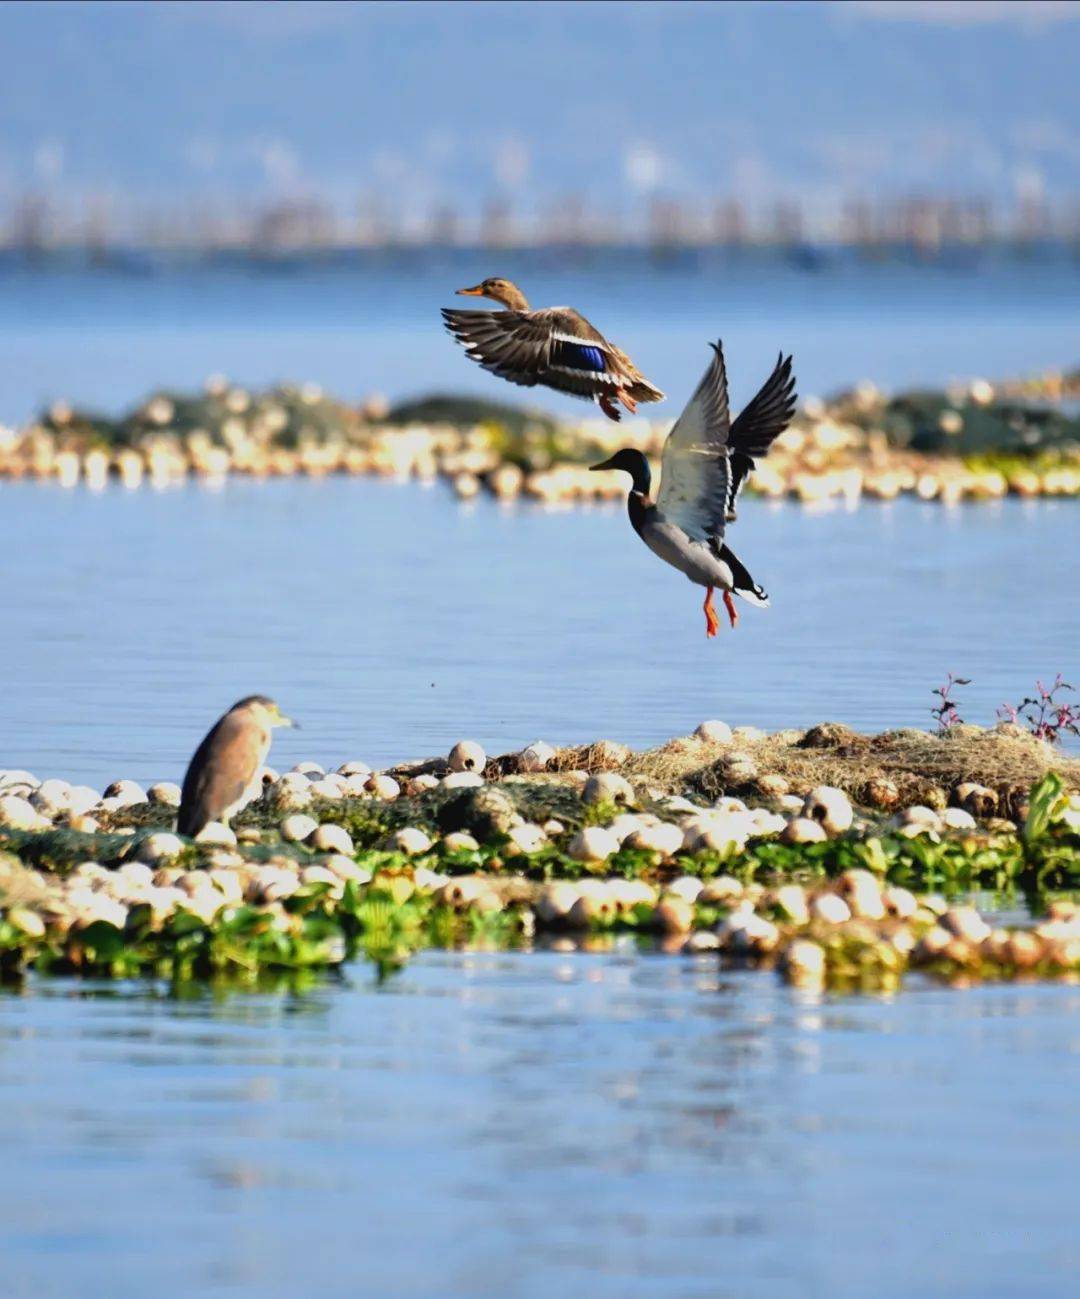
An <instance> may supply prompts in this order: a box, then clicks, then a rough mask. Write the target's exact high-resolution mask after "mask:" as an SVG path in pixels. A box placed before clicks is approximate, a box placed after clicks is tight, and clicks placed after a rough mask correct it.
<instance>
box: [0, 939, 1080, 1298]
mask: <svg viewBox="0 0 1080 1299" xmlns="http://www.w3.org/2000/svg"><path fill="white" fill-rule="evenodd" d="M1078 1052H1080V992H1078V990H1077V989H1076V988H1075V987H1062V986H1030V987H1024V986H1012V987H986V988H975V989H971V990H966V991H965V990H956V989H943V988H936V987H930V986H925V985H923V986H920V985H918V984H916V985H915V986H913V987H912V988H911V989H910V990H908V991H905V992H904V993H903V994H902V995H900V996H898V997H897V998H896V999H895V1000H892V999H886V998H881V999H878V998H850V999H846V1000H845V999H839V1000H829V999H826V1000H819V999H817V998H815V997H812V996H807V995H804V994H799V993H795V992H792V991H790V990H787V989H785V988H784V987H783V986H782V985H780V984H779V982H778V981H777V980H776V978H775V976H773V975H770V974H764V973H763V974H748V973H740V974H734V975H724V974H719V973H718V971H717V968H716V965H715V961H714V960H704V959H698V960H693V959H688V958H682V957H662V956H652V955H633V954H624V955H618V954H612V955H604V956H591V955H584V954H565V955H562V954H554V953H532V954H529V953H526V954H521V955H505V956H500V955H446V954H438V953H435V954H429V955H427V956H423V957H421V958H419V959H417V960H415V961H414V962H413V963H412V964H410V965H409V966H408V967H407V969H406V970H405V971H404V972H403V973H401V974H400V975H398V976H396V977H394V978H393V979H392V980H391V981H390V982H389V983H386V984H384V985H382V986H378V985H377V984H376V983H375V982H374V980H373V977H372V976H371V974H370V973H369V972H368V971H367V970H366V969H364V968H360V969H357V970H355V971H354V972H353V975H352V978H351V981H350V983H349V984H347V985H344V986H342V985H334V984H329V985H327V986H325V987H323V988H321V989H319V990H316V991H314V992H312V993H309V994H307V995H303V996H295V995H293V996H290V995H273V994H263V995H250V996H234V997H231V998H228V999H225V1000H215V999H213V998H211V997H209V996H206V997H204V998H200V999H196V1000H191V1001H174V1000H169V999H167V998H165V997H158V996H154V995H148V993H147V992H146V991H145V990H144V989H138V988H132V987H121V988H107V987H85V986H79V985H76V984H73V983H69V982H63V981H61V982H53V983H35V984H34V985H32V986H31V987H30V988H29V990H28V991H27V992H26V993H25V994H24V995H15V994H9V995H5V996H3V997H0V1104H2V1106H3V1112H4V1115H5V1124H4V1129H5V1138H4V1140H5V1152H4V1153H5V1158H4V1159H3V1160H2V1161H0V1204H2V1205H3V1215H2V1217H0V1246H2V1249H3V1258H4V1287H3V1288H4V1294H5V1295H10V1296H13V1297H14V1296H26V1297H27V1299H53V1297H54V1296H55V1299H69V1297H70V1296H71V1295H72V1294H74V1293H80V1294H86V1295H103V1294H109V1295H112V1296H115V1297H116V1299H129V1297H130V1299H143V1296H145V1295H147V1294H150V1293H152V1294H156V1295H162V1296H170V1297H171V1296H174V1295H175V1296H179V1295H199V1296H208V1297H210V1296H222V1299H225V1297H227V1296H236V1295H243V1296H248V1295H250V1296H265V1297H268V1299H277V1297H278V1296H281V1297H282V1299H286V1297H291V1296H294V1295H297V1294H302V1295H320V1296H325V1297H326V1299H336V1297H337V1296H342V1299H344V1297H345V1296H350V1297H351V1296H358V1295H363V1296H367V1295H401V1296H416V1297H417V1299H430V1296H434V1295H441V1296H453V1297H455V1299H457V1297H460V1299H478V1297H479V1296H492V1299H526V1297H527V1299H546V1297H547V1296H550V1295H553V1294H565V1295H572V1296H578V1295H591V1296H594V1297H595V1299H627V1297H628V1296H649V1297H650V1299H653V1297H655V1299H660V1297H662V1299H691V1297H694V1299H697V1297H699V1296H700V1299H705V1297H706V1296H708V1299H715V1297H718V1296H732V1297H733V1299H735V1297H737V1296H762V1297H763V1299H764V1297H766V1296H768V1299H808V1297H811V1299H819V1297H820V1299H836V1297H838V1296H844V1297H850V1299H865V1296H867V1295H877V1296H881V1297H882V1299H893V1297H895V1299H909V1297H910V1296H911V1295H913V1294H925V1295H932V1296H935V1299H940V1297H942V1296H976V1295H978V1296H981V1297H982V1299H996V1297H997V1296H1000V1297H1001V1299H1012V1296H1015V1295H1024V1296H1025V1299H1043V1297H1045V1299H1062V1296H1065V1295H1068V1294H1071V1293H1073V1291H1074V1289H1075V1280H1076V1275H1077V1269H1078V1268H1080V1244H1078V1238H1077V1233H1076V1223H1075V1206H1074V1200H1075V1194H1074V1192H1075V1186H1076V1178H1075V1158H1076V1146H1075V1133H1076V1116H1075V1109H1076V1081H1077V1070H1076V1059H1077V1054H1078Z"/></svg>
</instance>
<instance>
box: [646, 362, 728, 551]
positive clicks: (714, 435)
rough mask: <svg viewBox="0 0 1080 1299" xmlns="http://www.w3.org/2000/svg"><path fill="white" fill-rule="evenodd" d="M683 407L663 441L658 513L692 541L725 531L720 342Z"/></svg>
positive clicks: (725, 471)
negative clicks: (665, 439)
mask: <svg viewBox="0 0 1080 1299" xmlns="http://www.w3.org/2000/svg"><path fill="white" fill-rule="evenodd" d="M710 346H711V347H712V349H713V351H714V352H715V355H714V357H713V359H712V363H711V364H710V365H709V368H708V370H706V371H705V374H704V376H703V377H702V380H701V382H700V383H699V384H698V386H697V388H696V390H695V391H694V395H693V396H692V397H691V398H690V400H689V402H687V404H686V409H685V410H684V411H683V413H682V414H681V415H680V416H679V418H678V420H676V422H675V427H674V428H673V429H672V430H671V432H670V433H669V434H668V438H667V441H666V442H665V443H664V453H663V457H662V459H661V462H660V463H661V469H660V473H661V479H660V492H659V494H658V496H657V498H656V505H657V509H658V510H659V511H660V513H661V514H662V515H663V516H664V518H666V519H670V520H671V521H672V522H674V523H677V524H678V526H679V527H680V528H682V530H683V531H684V532H685V533H686V535H687V536H688V537H689V538H690V539H691V540H692V541H708V540H710V539H713V538H717V537H721V536H723V533H724V519H725V515H726V513H727V503H728V498H729V494H730V482H731V470H730V465H729V463H728V439H729V435H730V433H731V415H730V411H729V409H728V386H727V371H726V369H725V368H724V351H723V348H722V346H721V344H720V343H714V344H710Z"/></svg>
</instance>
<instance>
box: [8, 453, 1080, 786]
mask: <svg viewBox="0 0 1080 1299" xmlns="http://www.w3.org/2000/svg"><path fill="white" fill-rule="evenodd" d="M729 540H730V541H731V544H732V546H733V547H734V548H735V549H736V550H737V552H738V553H739V554H740V555H741V556H742V557H743V558H744V559H745V560H746V562H747V563H748V565H749V566H750V568H751V571H752V572H753V574H754V575H755V577H756V578H757V579H758V580H759V581H760V582H761V583H762V584H763V585H764V586H765V588H766V590H768V591H769V593H770V596H771V599H772V605H771V607H770V608H768V609H764V610H762V609H755V608H751V607H749V606H743V616H742V619H741V621H740V623H739V626H738V628H737V629H736V630H735V631H734V632H732V631H730V630H729V629H727V626H726V623H725V626H724V628H723V629H722V630H721V632H720V634H719V635H718V637H717V638H716V640H714V641H707V640H706V639H705V635H704V616H703V614H702V612H701V607H700V606H701V591H700V589H699V588H697V587H694V586H691V584H690V583H689V582H687V581H685V579H683V578H682V577H681V576H680V575H679V574H677V573H674V572H672V571H671V570H669V569H668V568H667V566H666V565H664V564H661V563H659V562H658V561H657V560H656V558H655V557H654V556H653V555H652V554H651V553H650V552H649V551H648V550H646V548H645V547H644V546H643V545H642V544H641V543H640V541H639V540H638V538H637V537H636V536H635V535H634V534H633V532H632V531H631V529H630V526H629V523H628V521H627V519H626V516H625V512H624V510H623V509H622V507H619V506H615V505H612V506H609V507H606V508H597V509H586V510H574V511H566V512H558V511H545V510H543V509H541V508H538V507H531V506H527V505H525V506H520V507H515V508H503V507H500V506H498V505H497V504H495V503H494V502H492V501H490V500H481V501H477V502H476V503H474V504H472V505H469V506H463V505H461V504H459V503H458V502H457V501H456V500H455V499H454V498H453V497H452V496H451V494H450V493H449V491H448V490H447V489H446V488H445V487H444V486H443V485H441V484H436V485H435V486H433V487H431V488H426V489H425V488H422V487H418V486H416V485H410V484H397V485H395V484H391V483H387V482H385V481H382V480H362V479H350V478H332V479H327V480H323V481H315V480H310V479H303V478H296V479H289V480H277V481H271V482H263V483H257V482H251V481H247V480H243V479H234V480H231V481H230V482H229V483H228V485H227V486H225V487H224V488H222V489H220V490H213V489H208V488H206V487H200V486H196V485H194V484H192V485H188V486H185V487H180V488H178V489H175V490H169V491H165V492H161V493H158V492H154V491H152V490H151V489H141V490H139V491H134V492H129V491H125V490H124V489H123V488H121V487H119V486H111V487H109V488H108V489H107V490H106V491H104V492H102V493H101V494H98V495H95V494H94V493H92V492H90V491H87V490H85V489H82V488H79V489H75V490H66V489H64V488H61V487H58V486H55V485H44V486H43V485H38V484H32V483H3V482H0V572H2V574H3V587H4V591H5V605H6V610H7V615H8V616H7V617H6V618H5V619H4V626H3V633H2V634H3V643H4V678H5V682H6V683H7V688H6V689H5V690H4V691H3V692H0V766H9V767H10V766H18V767H28V768H29V769H30V770H31V771H34V772H35V773H36V774H38V775H40V776H42V777H45V776H55V775H59V776H64V777H66V778H68V779H74V780H79V781H86V782H89V783H92V784H95V785H97V786H98V787H99V788H100V787H103V786H104V785H105V784H107V783H108V782H109V781H111V780H114V779H116V778H117V777H118V776H130V777H133V778H135V779H139V780H152V779H174V780H175V779H179V778H180V777H181V776H182V774H183V770H184V767H185V765H186V762H187V759H188V757H189V756H190V755H191V753H192V751H193V749H194V747H195V745H196V744H197V743H198V741H199V739H200V738H201V736H202V734H203V733H204V732H205V730H206V728H207V726H208V725H209V723H210V722H211V721H212V720H213V719H214V718H215V717H216V716H217V715H218V714H219V713H220V712H222V711H223V709H224V708H226V707H228V705H229V704H230V703H232V702H233V700H235V699H237V698H239V697H240V696H242V695H245V694H249V693H251V692H252V691H265V692H268V693H270V694H272V695H274V697H275V698H277V699H278V700H279V701H280V702H281V704H282V706H283V707H284V708H285V709H286V711H287V712H288V713H289V714H290V716H293V717H296V718H298V719H299V721H300V722H301V724H302V727H303V729H302V730H300V731H299V732H282V733H279V736H278V738H277V740H276V741H275V747H274V751H273V755H272V760H273V761H274V762H275V763H277V764H278V765H281V766H291V765H292V763H293V762H295V761H298V760H299V759H301V758H314V759H316V760H317V761H320V762H323V763H330V764H332V765H335V766H336V765H337V764H338V763H340V762H342V761H344V760H346V759H348V758H362V759H364V760H366V761H368V762H371V763H373V764H375V763H377V764H385V763H389V762H391V761H396V760H397V761H400V760H404V759H407V758H412V757H423V756H425V755H430V754H433V753H439V752H446V751H447V750H448V749H449V748H450V747H451V745H452V744H453V743H454V742H455V741H456V740H458V739H461V738H463V737H472V738H475V739H478V740H479V741H480V742H481V743H482V744H484V746H485V747H486V748H487V749H488V751H489V752H505V751H507V750H508V749H511V748H514V747H520V746H521V745H523V744H526V743H528V742H529V741H530V740H534V739H537V738H544V739H547V740H549V741H550V742H552V743H556V744H559V743H569V742H579V741H586V740H593V739H597V738H599V737H601V736H607V737H609V738H613V739H618V740H622V741H624V742H626V743H629V744H632V745H634V746H640V747H644V746H647V745H649V744H655V743H659V742H661V741H663V740H665V739H668V738H669V737H671V736H672V735H678V734H684V733H686V732H688V731H690V730H692V729H693V728H694V727H695V726H696V725H697V724H698V722H700V721H702V720H703V719H704V718H707V717H719V718H723V719H726V720H728V721H729V722H731V723H733V724H751V725H755V726H762V727H765V728H767V729H770V730H778V729H781V728H783V727H786V726H797V725H810V724H813V723H814V722H819V721H822V720H825V719H833V720H839V721H845V722H848V723H849V724H851V725H853V726H856V727H858V728H859V729H865V730H871V729H876V730H881V729H885V728H887V727H890V726H900V725H918V726H926V725H928V724H929V722H930V720H931V719H930V714H929V709H930V706H931V704H932V703H933V702H934V699H933V696H932V695H931V691H932V689H933V688H934V686H936V685H938V684H939V683H941V682H942V681H943V680H944V678H945V674H946V672H949V671H952V672H954V673H956V674H957V675H960V676H968V677H971V678H972V679H973V684H972V685H971V686H969V687H967V688H966V689H965V690H962V691H960V692H959V699H960V701H961V711H962V713H963V715H964V717H965V718H966V719H967V720H969V721H976V722H981V723H990V722H992V721H993V720H994V713H995V709H996V708H997V707H998V706H999V705H1000V704H1001V703H1003V702H1004V701H1006V700H1013V701H1016V700H1019V699H1021V698H1022V697H1023V696H1024V695H1025V694H1026V693H1028V691H1029V690H1030V689H1031V688H1032V687H1033V685H1034V681H1035V678H1036V677H1039V676H1041V677H1043V678H1044V679H1052V678H1053V676H1054V674H1055V673H1056V672H1058V671H1061V672H1064V673H1065V674H1066V676H1067V678H1068V677H1069V674H1071V675H1072V678H1073V679H1076V678H1077V677H1078V676H1080V672H1078V671H1077V669H1078V668H1080V663H1078V661H1077V646H1078V644H1080V610H1078V605H1077V601H1076V599H1075V589H1076V555H1077V551H1078V543H1080V511H1078V510H1077V508H1076V503H1075V502H1072V501H1059V502H1054V501H1045V502H1037V503H1023V502H1020V501H1017V500H1007V501H1004V502H1001V503H999V504H983V505H971V506H967V507H964V508H961V509H952V510H950V509H946V508H943V507H942V506H940V505H937V504H922V503H918V502H915V501H911V500H901V501H897V502H895V503H893V504H889V505H880V504H867V505H865V506H863V507H862V508H861V509H858V510H856V511H854V512H850V513H849V512H846V511H844V510H841V509H835V510H833V511H831V512H826V513H815V512H812V511H808V510H806V509H804V508H802V507H800V506H797V505H794V504H781V505H769V504H766V503H764V502H761V501H751V502H749V503H748V504H747V505H746V507H745V509H743V510H742V511H741V512H740V518H739V522H738V524H737V525H736V526H735V527H734V528H733V529H732V530H731V532H730V533H729Z"/></svg>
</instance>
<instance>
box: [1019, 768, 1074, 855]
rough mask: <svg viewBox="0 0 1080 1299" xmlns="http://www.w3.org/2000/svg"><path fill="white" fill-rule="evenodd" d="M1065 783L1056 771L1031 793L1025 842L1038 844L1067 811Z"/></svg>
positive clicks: (1041, 781)
mask: <svg viewBox="0 0 1080 1299" xmlns="http://www.w3.org/2000/svg"><path fill="white" fill-rule="evenodd" d="M1065 803H1066V799H1065V782H1064V781H1063V780H1062V779H1061V777H1060V776H1059V775H1058V773H1057V772H1056V771H1048V772H1047V773H1046V775H1045V776H1043V778H1042V779H1041V780H1040V781H1039V782H1038V783H1037V784H1036V785H1035V786H1034V788H1033V789H1032V791H1031V803H1030V806H1029V808H1028V814H1027V820H1026V821H1025V822H1024V830H1023V835H1024V842H1025V843H1027V844H1032V843H1036V842H1037V841H1038V840H1039V839H1041V838H1042V837H1043V836H1044V835H1045V834H1046V833H1047V831H1048V830H1049V829H1050V826H1051V825H1052V824H1053V823H1054V821H1056V820H1057V819H1058V817H1059V816H1060V815H1061V814H1062V812H1063V811H1064V810H1065Z"/></svg>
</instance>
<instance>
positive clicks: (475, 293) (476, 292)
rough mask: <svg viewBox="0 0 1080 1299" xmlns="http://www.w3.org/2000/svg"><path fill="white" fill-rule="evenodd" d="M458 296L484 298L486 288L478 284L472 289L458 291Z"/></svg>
mask: <svg viewBox="0 0 1080 1299" xmlns="http://www.w3.org/2000/svg"><path fill="white" fill-rule="evenodd" d="M458 294H459V296H461V297H463V298H482V297H483V296H484V286H483V285H482V284H477V285H476V286H475V287H474V288H471V289H458Z"/></svg>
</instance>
